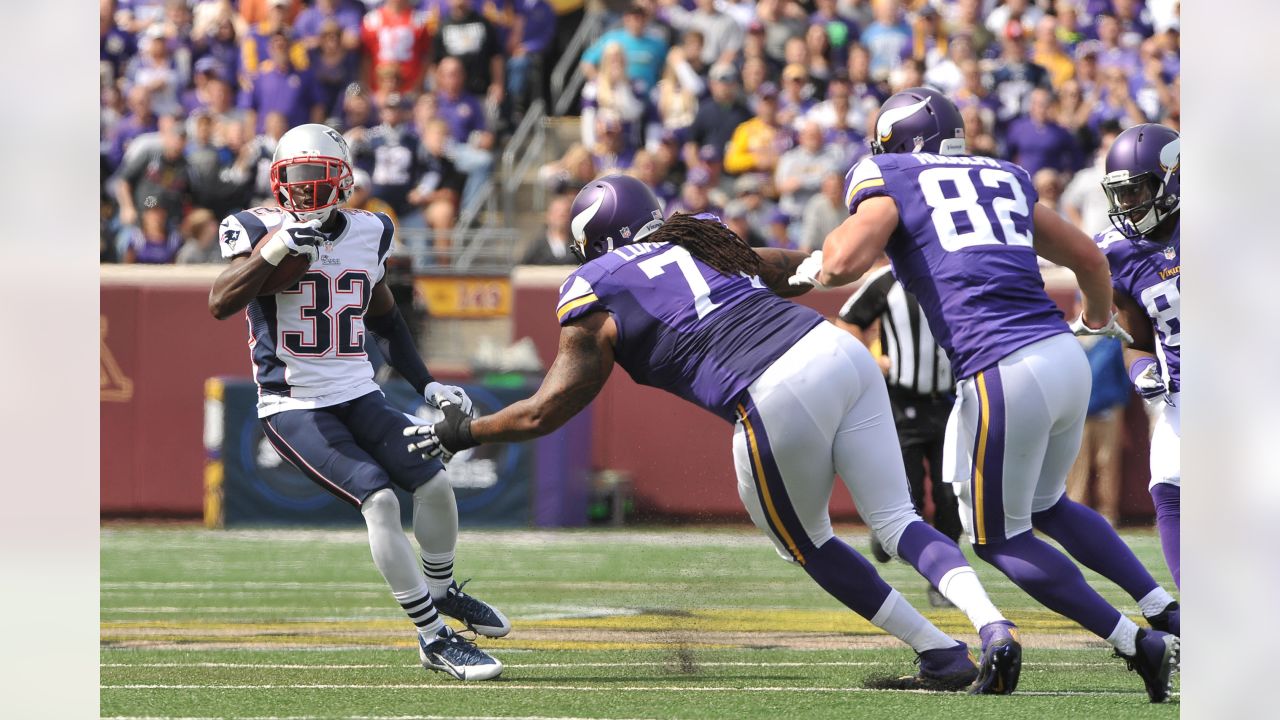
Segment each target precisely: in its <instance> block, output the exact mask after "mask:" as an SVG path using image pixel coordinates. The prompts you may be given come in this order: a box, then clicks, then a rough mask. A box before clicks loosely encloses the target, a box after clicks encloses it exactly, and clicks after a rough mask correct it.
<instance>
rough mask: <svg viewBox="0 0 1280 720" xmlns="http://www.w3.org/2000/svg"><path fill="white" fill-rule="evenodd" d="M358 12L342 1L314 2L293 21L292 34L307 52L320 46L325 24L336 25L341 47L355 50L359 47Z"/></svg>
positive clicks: (359, 18) (325, 0)
mask: <svg viewBox="0 0 1280 720" xmlns="http://www.w3.org/2000/svg"><path fill="white" fill-rule="evenodd" d="M362 20H363V17H362V16H361V14H360V12H359V11H358V10H356V9H355V8H353V7H351V6H349V5H347V4H345V3H344V2H343V1H342V0H315V2H314V4H313V5H312V6H311V7H307V8H303V9H302V12H300V13H298V17H296V18H294V21H293V32H294V35H295V36H296V37H297V38H298V41H299V42H301V43H302V46H303V47H305V48H306V49H308V50H313V49H315V48H317V47H319V46H320V43H321V34H322V33H323V32H324V30H325V26H326V24H327V23H330V22H332V23H336V24H337V26H338V36H339V40H340V42H341V45H342V47H344V48H346V49H348V50H356V49H358V48H359V47H360V23H361V21H362Z"/></svg>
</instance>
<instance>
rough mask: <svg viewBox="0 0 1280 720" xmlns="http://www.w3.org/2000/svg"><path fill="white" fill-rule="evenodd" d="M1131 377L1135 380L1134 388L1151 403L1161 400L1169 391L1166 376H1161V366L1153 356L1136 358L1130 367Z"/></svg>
mask: <svg viewBox="0 0 1280 720" xmlns="http://www.w3.org/2000/svg"><path fill="white" fill-rule="evenodd" d="M1129 379H1130V380H1132V381H1133V389H1134V390H1137V391H1138V394H1139V395H1141V396H1142V399H1143V400H1146V401H1147V402H1149V403H1150V402H1155V401H1156V400H1160V399H1161V398H1164V397H1165V396H1166V395H1168V393H1169V388H1167V387H1165V384H1164V378H1162V377H1160V366H1159V365H1158V364H1157V363H1156V361H1155V359H1153V358H1148V357H1144V358H1139V359H1138V360H1135V361H1134V363H1133V365H1132V366H1130V367H1129Z"/></svg>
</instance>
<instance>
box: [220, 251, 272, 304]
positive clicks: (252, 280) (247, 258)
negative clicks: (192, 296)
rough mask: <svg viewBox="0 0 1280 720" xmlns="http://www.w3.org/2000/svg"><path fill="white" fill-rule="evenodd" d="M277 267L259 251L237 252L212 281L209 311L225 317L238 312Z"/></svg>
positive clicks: (255, 294)
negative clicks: (242, 253)
mask: <svg viewBox="0 0 1280 720" xmlns="http://www.w3.org/2000/svg"><path fill="white" fill-rule="evenodd" d="M275 269H276V267H275V266H274V265H272V264H271V263H268V262H267V261H266V260H265V259H264V258H263V257H262V256H261V255H250V254H248V253H246V254H244V255H237V256H235V257H233V258H231V265H230V266H228V267H227V269H225V270H223V271H222V273H221V274H219V275H218V278H217V279H216V280H214V281H213V288H212V289H210V290H209V312H210V313H211V314H212V315H213V316H214V317H215V318H217V319H219V320H225V319H227V318H229V317H231V316H232V315H234V314H236V313H238V312H240V311H241V310H243V309H244V308H245V306H246V305H248V304H249V303H250V302H251V301H252V300H253V299H254V298H255V297H257V296H258V294H259V291H260V290H261V289H262V283H263V282H265V281H266V279H267V277H268V276H269V275H271V271H272V270H275Z"/></svg>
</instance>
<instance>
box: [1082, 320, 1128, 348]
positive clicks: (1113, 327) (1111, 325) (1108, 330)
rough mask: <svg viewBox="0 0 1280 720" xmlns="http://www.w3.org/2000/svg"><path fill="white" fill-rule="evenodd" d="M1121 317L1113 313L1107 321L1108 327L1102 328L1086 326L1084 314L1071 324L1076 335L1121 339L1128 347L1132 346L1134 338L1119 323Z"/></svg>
mask: <svg viewBox="0 0 1280 720" xmlns="http://www.w3.org/2000/svg"><path fill="white" fill-rule="evenodd" d="M1119 317H1120V316H1119V315H1118V314H1116V313H1111V319H1110V320H1108V321H1107V324H1106V325H1103V326H1102V327H1100V328H1091V327H1089V326H1088V325H1085V324H1084V313H1081V314H1080V317H1078V318H1076V319H1075V322H1073V323H1071V332H1073V333H1075V334H1076V335H1103V336H1105V337H1113V338H1119V339H1120V340H1121V342H1123V343H1125V344H1126V345H1132V344H1133V336H1132V335H1130V334H1129V333H1128V332H1127V331H1126V330H1125V329H1124V328H1122V327H1120V323H1119V322H1117V320H1118V319H1119Z"/></svg>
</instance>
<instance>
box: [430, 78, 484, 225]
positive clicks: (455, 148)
mask: <svg viewBox="0 0 1280 720" xmlns="http://www.w3.org/2000/svg"><path fill="white" fill-rule="evenodd" d="M465 87H466V71H465V70H464V69H463V65H462V61H461V60H459V59H458V58H456V57H446V58H444V59H443V60H441V61H440V64H439V65H437V66H436V113H437V115H439V117H440V118H441V119H443V120H444V121H445V122H447V123H449V135H450V136H451V137H452V139H453V142H452V143H450V145H449V159H450V160H452V161H453V164H454V165H455V166H456V167H457V168H458V170H459V171H460V172H463V173H466V175H467V184H466V188H465V189H464V190H463V191H462V207H464V208H465V207H466V206H467V204H468V203H469V202H470V201H471V198H473V197H475V193H476V191H477V190H478V189H479V188H480V186H481V185H482V184H484V181H485V180H487V179H488V178H489V173H491V172H492V171H493V133H492V132H490V131H489V129H488V123H487V122H486V120H485V114H484V105H483V104H482V103H481V102H480V100H479V99H478V98H477V97H475V96H474V95H471V94H469V93H467V91H466V89H465Z"/></svg>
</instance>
